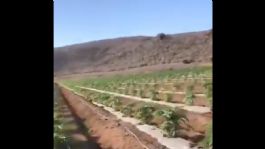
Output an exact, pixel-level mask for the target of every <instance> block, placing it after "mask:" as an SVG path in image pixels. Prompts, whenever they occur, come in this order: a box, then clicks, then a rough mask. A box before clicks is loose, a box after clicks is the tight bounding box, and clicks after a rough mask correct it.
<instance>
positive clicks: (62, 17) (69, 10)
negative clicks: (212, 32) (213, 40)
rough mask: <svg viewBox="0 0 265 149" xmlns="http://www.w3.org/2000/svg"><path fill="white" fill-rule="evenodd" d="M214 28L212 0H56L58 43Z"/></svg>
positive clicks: (55, 25)
mask: <svg viewBox="0 0 265 149" xmlns="http://www.w3.org/2000/svg"><path fill="white" fill-rule="evenodd" d="M211 28H212V0H54V46H55V47H60V46H65V45H71V44H75V43H81V42H87V41H93V40H100V39H107V38H116V37H124V36H137V35H151V36H154V35H156V34H158V33H161V32H163V33H167V34H175V33H182V32H190V31H200V30H208V29H211Z"/></svg>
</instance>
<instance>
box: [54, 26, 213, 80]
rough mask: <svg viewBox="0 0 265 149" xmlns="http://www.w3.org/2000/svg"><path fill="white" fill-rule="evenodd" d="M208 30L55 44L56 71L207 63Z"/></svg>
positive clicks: (65, 72) (208, 53)
mask: <svg viewBox="0 0 265 149" xmlns="http://www.w3.org/2000/svg"><path fill="white" fill-rule="evenodd" d="M211 57H212V31H211V30H210V31H201V32H191V33H182V34H174V35H165V34H158V35H157V36H156V37H148V36H136V37H123V38H116V39H106V40H99V41H93V42H87V43H82V44H75V45H70V46H65V47H59V48H55V51H54V72H55V74H56V75H62V74H73V73H85V72H86V73H87V72H102V71H117V70H125V69H129V68H136V67H143V66H151V65H157V64H168V63H187V62H196V63H207V62H211Z"/></svg>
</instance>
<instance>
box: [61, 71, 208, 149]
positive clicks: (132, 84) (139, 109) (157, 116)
mask: <svg viewBox="0 0 265 149" xmlns="http://www.w3.org/2000/svg"><path fill="white" fill-rule="evenodd" d="M60 84H61V86H62V87H64V88H69V90H72V91H73V92H75V93H77V94H79V95H80V96H82V97H83V99H84V101H86V102H87V103H89V104H92V105H96V106H101V107H104V109H106V110H108V111H109V112H112V113H113V114H115V112H116V113H121V114H122V117H124V118H121V119H125V118H127V119H130V118H131V119H135V120H137V121H139V123H137V125H144V126H148V127H149V126H152V127H155V128H156V129H157V130H161V132H162V134H163V136H162V137H163V138H162V140H163V139H164V140H165V141H161V142H164V143H165V142H167V141H168V140H170V138H171V139H173V138H182V139H184V140H186V141H189V142H190V143H191V147H190V148H192V147H198V148H199V147H202V148H204V149H210V148H211V147H212V67H199V68H188V69H187V68H186V69H181V70H168V71H163V72H152V73H146V74H134V75H126V76H124V75H121V76H117V75H116V76H108V77H98V78H87V79H81V80H75V81H70V80H64V81H60ZM139 127H140V126H139ZM143 130H144V129H143ZM146 133H147V134H148V133H149V132H148V131H146ZM150 134H152V131H151V130H150ZM151 136H152V135H151ZM153 137H157V136H156V135H153ZM157 139H158V140H159V139H160V140H161V138H159V137H157ZM168 142H169V141H168ZM175 142H176V141H175ZM168 144H170V143H168ZM164 145H165V146H166V145H167V144H166V143H165V144H164ZM169 146H170V145H168V148H170V147H169ZM172 146H174V144H173V145H172ZM172 148H174V147H172Z"/></svg>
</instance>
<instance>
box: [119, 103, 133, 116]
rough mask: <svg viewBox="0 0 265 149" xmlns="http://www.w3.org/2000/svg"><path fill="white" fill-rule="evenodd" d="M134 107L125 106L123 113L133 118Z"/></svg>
mask: <svg viewBox="0 0 265 149" xmlns="http://www.w3.org/2000/svg"><path fill="white" fill-rule="evenodd" d="M132 107H133V105H127V106H123V107H122V109H121V112H122V113H123V114H124V115H126V116H129V117H131V116H133V113H134V111H133V109H132Z"/></svg>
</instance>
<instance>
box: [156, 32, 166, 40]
mask: <svg viewBox="0 0 265 149" xmlns="http://www.w3.org/2000/svg"><path fill="white" fill-rule="evenodd" d="M157 37H158V38H159V39H160V40H163V39H165V38H166V34H164V33H159V34H158V35H157Z"/></svg>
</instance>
